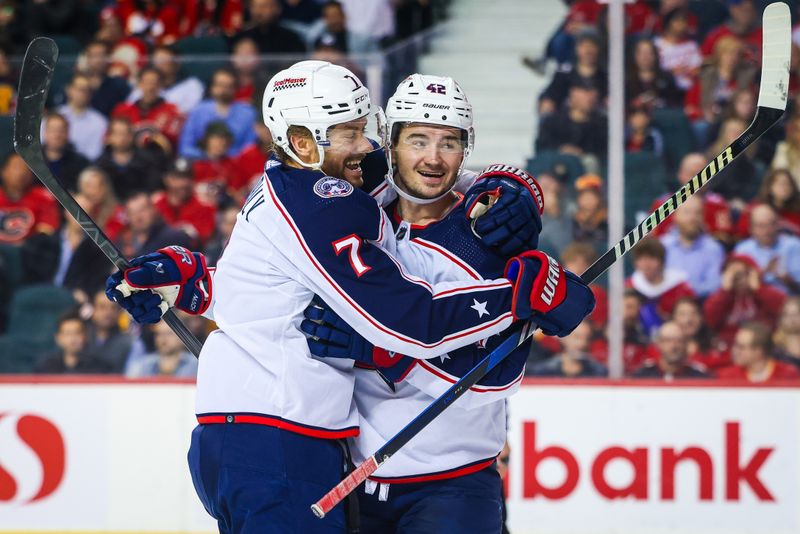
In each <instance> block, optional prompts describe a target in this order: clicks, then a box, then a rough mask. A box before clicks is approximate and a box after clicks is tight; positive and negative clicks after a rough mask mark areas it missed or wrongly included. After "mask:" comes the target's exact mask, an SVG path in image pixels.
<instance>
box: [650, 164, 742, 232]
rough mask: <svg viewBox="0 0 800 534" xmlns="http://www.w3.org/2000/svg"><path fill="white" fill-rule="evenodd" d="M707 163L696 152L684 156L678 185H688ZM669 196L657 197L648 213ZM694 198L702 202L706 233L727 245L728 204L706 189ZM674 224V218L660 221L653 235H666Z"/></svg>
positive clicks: (728, 230)
mask: <svg viewBox="0 0 800 534" xmlns="http://www.w3.org/2000/svg"><path fill="white" fill-rule="evenodd" d="M707 163H708V161H707V160H706V157H705V156H704V155H703V154H700V153H698V152H693V153H690V154H686V155H685V156H684V157H683V159H682V160H681V164H680V167H678V176H677V178H678V182H679V183H680V185H685V184H687V183H689V181H691V179H692V178H694V177H695V175H696V174H698V173H699V172H700V171H702V170H703V168H705V166H706V164H707ZM670 196H672V194H671V193H669V194H665V195H662V196H660V197H658V198H657V199H656V200H655V201H654V202H653V205H652V206H650V211H655V210H657V209H658V208H659V206H661V204H663V203H664V202H665V201H666V200H667V199H668V198H669V197H670ZM694 196H695V197H698V198H700V199H702V201H703V221H704V222H705V229H706V231H707V232H708V233H709V234H710V235H712V236H713V237H715V238H716V239H717V240H719V241H722V242H723V243H729V242H730V241H731V233H732V231H733V229H732V226H733V221H732V219H731V211H730V208H729V207H728V203H727V202H726V201H725V199H724V198H722V197H721V196H720V195H718V194H717V193H714V192H713V191H709V190H708V188H707V187H706V188H703V189H701V190H700V191H699V192H697V193H695V195H694ZM674 222H675V218H674V217H669V218H667V219H665V220H663V221H661V224H660V225H659V226H658V227H657V228H656V229H655V230H654V232H653V233H654V235H663V234H666V233H667V232H669V231H670V229H671V228H672V225H673V223H674Z"/></svg>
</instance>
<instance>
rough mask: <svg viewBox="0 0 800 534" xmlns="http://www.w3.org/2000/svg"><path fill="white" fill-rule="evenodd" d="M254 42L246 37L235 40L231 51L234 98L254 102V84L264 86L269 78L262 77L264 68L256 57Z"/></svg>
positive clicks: (256, 51)
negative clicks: (234, 80)
mask: <svg viewBox="0 0 800 534" xmlns="http://www.w3.org/2000/svg"><path fill="white" fill-rule="evenodd" d="M258 55H259V52H258V46H257V45H256V42H255V41H253V40H252V39H250V38H248V37H243V38H241V39H239V40H238V41H236V43H234V45H233V51H232V52H231V67H233V72H235V73H236V92H235V93H234V97H233V98H234V100H235V101H236V102H244V103H245V104H251V105H252V104H254V103H255V96H256V86H259V87H262V88H263V87H266V85H267V82H268V81H269V80H267V79H264V69H263V67H262V65H261V60H260V59H259V57H258Z"/></svg>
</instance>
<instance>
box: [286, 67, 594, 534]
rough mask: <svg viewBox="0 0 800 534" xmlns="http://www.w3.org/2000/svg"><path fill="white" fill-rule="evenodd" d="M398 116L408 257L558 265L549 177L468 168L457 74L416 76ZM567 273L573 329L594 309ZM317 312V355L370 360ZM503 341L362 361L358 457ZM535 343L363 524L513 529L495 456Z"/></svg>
mask: <svg viewBox="0 0 800 534" xmlns="http://www.w3.org/2000/svg"><path fill="white" fill-rule="evenodd" d="M387 118H388V124H389V129H390V132H391V143H390V145H389V149H388V150H387V154H388V155H389V156H388V158H387V159H388V161H389V167H390V168H391V172H390V173H389V175H388V177H387V181H388V182H389V184H390V185H392V186H393V187H394V189H395V190H396V193H397V194H398V195H399V197H400V198H399V199H397V200H396V201H395V202H393V203H391V204H389V205H388V206H387V210H388V212H389V215H390V216H391V217H392V220H393V229H394V231H395V233H396V236H397V241H398V242H397V251H398V252H397V253H398V257H399V258H400V259H401V260H403V261H405V262H417V263H425V262H433V261H436V260H438V259H446V260H447V261H449V262H450V265H451V269H450V271H448V272H447V273H444V276H447V277H448V280H452V281H455V280H463V281H467V280H481V279H483V278H494V277H495V276H498V275H500V274H501V273H503V270H504V268H505V266H506V262H507V261H508V260H509V258H510V256H512V255H513V254H525V255H527V257H529V258H531V259H532V260H534V263H535V264H536V265H538V267H540V268H541V270H540V272H542V273H546V272H547V270H548V266H549V265H550V264H551V262H554V260H551V259H550V258H548V257H547V256H546V255H545V254H543V253H541V252H537V251H535V250H531V249H535V248H536V245H537V241H538V234H539V231H540V230H541V219H540V215H541V210H542V207H543V204H542V200H543V199H542V196H541V191H540V189H539V186H538V184H537V183H536V181H535V180H534V179H533V178H532V177H531V176H530V175H528V174H527V173H526V172H525V171H522V170H520V169H515V168H513V167H510V166H507V165H494V166H491V167H489V168H487V169H486V170H484V171H483V173H481V175H480V176H477V175H475V173H470V172H465V171H464V166H465V162H466V159H467V157H468V156H469V153H470V151H471V150H472V146H473V139H474V133H473V129H472V108H471V106H470V104H469V102H468V101H467V98H466V95H465V94H464V92H463V91H462V90H461V88H460V87H459V85H458V84H457V83H456V82H455V81H454V80H453V79H452V78H446V77H438V76H427V75H420V74H414V75H412V76H410V77H408V78H407V79H406V80H405V81H403V82H402V83H401V84H400V86H399V87H398V88H397V91H396V92H395V94H394V95H393V96H392V97H391V98H390V99H389V103H388V105H387ZM457 184H459V185H460V186H462V187H463V186H465V185H472V187H471V188H470V189H469V190H468V191H467V193H466V197H464V196H463V195H461V194H459V193H458V192H457V191H455V190H454V188H455V186H456V185H457ZM473 184H474V185H473ZM382 194H385V193H382ZM492 202H493V203H494V204H493V205H492V206H491V207H489V208H488V210H487V205H488V204H489V203H492ZM484 210H487V211H486V212H485V214H483V215H482V216H481V217H478V218H475V219H473V217H474V216H475V215H476V214H477V213H482V212H483V211H484ZM473 224H474V227H473ZM474 235H479V236H482V239H481V240H475V239H474ZM556 265H557V264H556ZM567 277H568V279H569V282H568V284H569V285H568V286H567V288H568V290H569V295H570V304H569V306H570V309H569V311H566V310H565V309H562V310H560V311H556V312H551V313H549V314H547V318H546V319H544V321H543V323H542V325H543V326H544V328H545V330H546V331H548V332H549V333H551V334H557V335H563V334H565V333H567V332H568V331H569V330H571V329H572V328H573V327H574V325H577V324H578V322H580V320H581V319H582V318H583V317H584V316H585V313H588V310H591V309H592V307H593V302H594V298H593V296H592V294H591V292H590V291H589V290H588V288H586V286H585V285H584V284H583V283H582V282H580V280H579V279H578V278H577V277H576V276H574V275H572V274H571V273H568V274H567ZM473 310H475V311H476V314H478V315H480V314H481V313H483V311H482V303H481V301H479V300H476V301H475V302H474V303H473ZM562 312H566V313H562ZM306 317H307V320H306V321H304V322H303V324H302V326H301V328H303V330H304V331H305V332H306V333H307V334H308V335H309V347H310V348H311V352H312V353H313V354H317V355H320V356H326V357H328V358H330V357H336V356H341V357H356V358H357V359H360V360H362V361H363V360H365V358H363V357H359V356H358V355H356V356H354V355H353V351H354V350H355V351H358V352H360V354H361V355H368V354H375V352H376V349H375V348H374V347H373V346H372V345H371V344H370V343H369V342H367V341H366V340H363V339H360V336H359V334H357V333H356V332H355V331H354V330H353V329H352V328H349V327H348V326H347V325H346V324H344V322H343V321H341V319H339V318H338V317H337V316H336V315H335V314H334V312H333V311H331V310H327V309H326V307H325V304H323V303H314V304H313V305H312V306H311V307H309V308H308V310H307V311H306ZM502 338H503V336H502V335H501V336H500V337H495V338H492V340H490V341H488V342H486V343H484V344H479V345H471V346H467V347H462V348H460V349H456V350H454V351H450V352H449V353H442V354H441V355H440V357H439V358H433V359H428V360H414V359H412V358H408V357H400V356H398V355H395V356H393V357H392V358H389V357H388V356H387V357H386V359H387V360H388V361H390V362H393V363H394V365H388V364H383V365H382V366H381V365H379V366H377V368H375V367H374V366H369V365H365V364H363V363H362V365H361V366H359V367H358V368H357V369H356V388H355V399H356V405H357V407H358V411H359V414H360V418H361V422H360V426H361V432H360V434H359V435H358V436H356V437H354V438H351V442H352V444H353V456H354V460H355V461H356V463H360V462H362V461H364V460H365V459H366V458H368V457H369V456H371V455H372V454H373V453H374V452H375V451H376V450H377V449H378V448H379V447H380V446H382V445H383V444H384V443H385V442H386V441H388V440H389V439H390V438H391V437H392V436H394V435H395V434H396V433H397V432H398V431H400V430H401V429H402V428H403V427H404V426H405V425H406V424H407V423H408V422H409V421H410V420H411V419H413V418H414V417H415V416H416V415H417V414H419V413H420V412H421V411H422V410H423V409H424V408H425V407H426V406H427V405H429V404H430V403H431V402H433V400H434V399H436V398H437V397H438V396H439V395H441V394H442V393H444V391H445V390H446V389H447V388H449V387H450V386H451V385H452V384H453V383H454V382H455V381H456V380H458V378H460V377H461V376H462V375H463V374H465V373H466V372H467V371H469V370H470V369H471V368H472V367H473V366H474V365H475V364H477V363H478V361H480V360H481V359H482V358H483V357H485V356H486V354H488V352H489V351H490V350H491V349H492V348H493V347H494V346H495V345H496V344H497V343H499V342H500V341H501V340H502ZM529 350H530V343H525V344H523V345H522V346H520V347H518V348H517V349H516V350H515V351H514V352H513V353H512V354H511V355H510V356H509V357H508V358H507V359H506V360H504V361H503V362H502V363H501V365H500V366H498V367H497V368H496V369H495V370H493V371H492V373H490V374H489V375H487V376H486V377H484V378H483V379H482V380H481V382H480V383H479V384H478V385H477V386H475V387H474V388H472V389H471V390H470V391H469V392H468V393H466V394H465V395H464V396H463V397H461V398H460V399H459V400H458V401H457V402H456V403H455V404H454V405H453V406H451V407H450V408H448V410H447V411H445V412H444V413H442V414H441V415H440V416H439V417H438V418H437V419H436V420H434V421H433V422H432V423H431V424H430V425H429V426H428V427H427V428H426V429H425V430H424V431H423V432H422V433H420V434H419V435H418V436H416V437H415V438H414V439H413V440H412V441H411V442H410V443H409V444H408V445H406V446H405V447H404V448H403V449H401V450H400V451H398V452H397V453H395V455H394V456H393V457H392V459H391V460H390V461H389V462H387V463H386V464H385V465H383V466H382V467H381V468H380V469H379V470H378V471H377V472H376V473H375V475H374V476H373V477H371V478H370V479H369V480H368V481H367V482H366V483H365V486H364V487H363V488H359V489H358V497H359V504H360V516H361V524H360V528H361V532H362V533H363V534H381V533H385V532H409V533H411V532H413V533H436V534H457V533H458V534H460V533H463V532H469V533H475V534H495V533H499V532H500V531H501V526H502V518H501V505H502V494H501V483H500V478H499V475H498V474H497V470H496V469H495V467H494V465H493V464H494V461H495V460H494V459H495V457H496V456H497V454H498V453H499V452H500V450H501V449H502V448H503V445H504V441H505V421H506V417H505V401H504V399H505V398H506V397H507V396H508V395H510V394H512V393H513V392H514V391H516V389H517V387H518V385H519V382H520V380H521V378H522V375H523V369H524V364H525V360H526V359H527V355H528V352H529ZM378 373H380V374H378ZM387 377H388V378H389V379H391V380H394V381H397V384H396V385H395V386H394V390H390V389H389V388H387V387H386V385H385V383H384V381H385V380H386V379H387Z"/></svg>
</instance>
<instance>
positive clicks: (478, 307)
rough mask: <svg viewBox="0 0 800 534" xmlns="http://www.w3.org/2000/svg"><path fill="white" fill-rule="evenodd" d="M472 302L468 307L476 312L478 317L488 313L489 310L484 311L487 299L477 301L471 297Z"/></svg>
mask: <svg viewBox="0 0 800 534" xmlns="http://www.w3.org/2000/svg"><path fill="white" fill-rule="evenodd" d="M472 302H473V304H472V306H470V308H472V309H473V310H475V311H476V312H478V319H480V318H481V317H483V316H484V315H489V312H488V311H486V304H487V302H488V301H484V302H478V300H477V299H472Z"/></svg>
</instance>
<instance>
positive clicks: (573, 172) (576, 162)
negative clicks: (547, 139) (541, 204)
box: [526, 150, 585, 184]
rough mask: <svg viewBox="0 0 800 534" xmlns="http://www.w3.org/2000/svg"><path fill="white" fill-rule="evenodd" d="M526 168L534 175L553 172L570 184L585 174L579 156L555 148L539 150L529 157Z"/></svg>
mask: <svg viewBox="0 0 800 534" xmlns="http://www.w3.org/2000/svg"><path fill="white" fill-rule="evenodd" d="M526 168H527V170H528V172H530V173H531V174H533V175H534V176H536V175H537V174H539V173H543V172H547V173H552V174H554V175H555V177H556V178H559V179H560V180H561V181H563V182H564V183H569V184H571V183H574V182H575V180H576V179H577V178H578V177H579V176H581V175H583V174H585V169H584V167H583V163H581V160H580V158H579V157H578V156H575V155H572V154H562V153H561V152H558V151H555V150H546V151H543V152H539V153H538V154H536V155H535V156H534V157H532V158H530V159H528V162H527V165H526Z"/></svg>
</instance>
